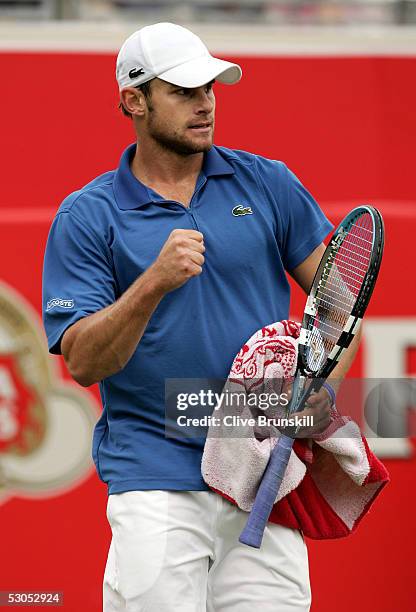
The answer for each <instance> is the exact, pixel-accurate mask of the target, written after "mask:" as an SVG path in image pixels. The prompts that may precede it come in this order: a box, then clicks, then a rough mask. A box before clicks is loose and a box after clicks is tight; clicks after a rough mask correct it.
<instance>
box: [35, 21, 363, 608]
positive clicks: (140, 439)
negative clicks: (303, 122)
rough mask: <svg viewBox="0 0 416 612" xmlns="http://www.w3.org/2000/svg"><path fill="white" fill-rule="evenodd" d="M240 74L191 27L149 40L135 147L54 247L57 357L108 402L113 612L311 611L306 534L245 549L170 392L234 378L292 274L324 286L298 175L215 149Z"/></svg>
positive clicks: (136, 51) (102, 464)
mask: <svg viewBox="0 0 416 612" xmlns="http://www.w3.org/2000/svg"><path fill="white" fill-rule="evenodd" d="M240 78H241V69H240V67H239V66H237V65H236V64H231V63H229V62H225V61H222V60H219V59H217V58H214V57H212V56H211V55H210V54H209V52H208V50H207V49H206V47H205V45H204V44H203V43H202V41H201V40H200V39H199V38H198V37H196V36H195V35H194V34H192V33H191V32H190V31H189V30H187V29H185V28H182V27H180V26H177V25H174V24H169V23H160V24H155V25H152V26H148V27H145V28H142V29H141V30H139V31H138V32H135V33H134V34H133V35H132V36H131V37H130V38H128V39H127V41H126V42H125V43H124V45H123V46H122V48H121V50H120V53H119V56H118V59H117V80H118V85H119V89H120V104H121V107H122V110H123V112H124V114H126V115H127V116H129V117H131V119H132V122H133V126H134V129H135V133H136V137H137V143H135V144H134V145H131V146H129V147H128V148H127V149H126V150H125V152H124V154H123V156H122V158H121V161H120V165H119V167H118V169H117V170H116V171H111V172H107V173H106V174H103V175H102V176H99V177H98V178H96V179H95V180H93V181H92V182H91V183H89V184H88V185H86V186H85V187H83V188H82V189H81V190H79V191H76V192H74V193H73V194H71V195H70V196H69V197H68V198H67V199H66V200H65V201H64V202H63V203H62V205H61V207H60V209H59V211H58V213H57V215H56V218H55V220H54V222H53V225H52V228H51V231H50V235H49V238H48V244H47V249H46V255H45V268H44V304H45V312H44V322H45V328H46V331H47V335H48V342H49V349H50V351H51V352H52V353H56V354H59V353H62V354H63V356H64V359H65V362H66V364H67V366H68V368H69V371H70V373H71V375H72V376H73V378H74V379H75V380H76V381H78V382H79V383H80V384H81V385H83V386H89V385H92V384H93V383H96V382H99V384H100V392H101V397H102V402H103V413H102V417H101V418H100V420H99V421H98V423H97V425H96V428H95V432H94V440H93V457H94V461H95V464H96V467H97V471H98V474H99V476H100V478H101V479H102V480H103V481H104V482H106V483H107V485H108V491H109V500H108V508H107V515H108V519H109V521H110V524H111V528H112V533H113V539H112V543H111V547H110V551H109V556H108V561H107V567H106V572H105V577H104V610H105V611H106V612H110V611H114V610H129V611H134V612H136V611H141V610H146V611H148V610H150V611H155V612H162V611H166V612H168V611H169V612H171V611H172V612H174V611H175V612H176V611H179V610H180V611H181V612H199V611H202V610H206V609H208V610H210V611H214V610H215V611H216V612H219V611H226V610H227V611H231V610H233V611H236V612H246V611H248V610H250V611H251V610H252V608H253V607H254V606H255V605H256V604H257V605H260V606H261V607H262V609H263V610H264V611H265V612H268V611H271V610H279V612H285V611H286V610H287V611H289V610H291V611H293V610H308V609H309V605H310V589H309V578H308V561H307V552H306V546H305V544H304V541H303V537H302V535H301V534H300V533H299V532H298V531H296V530H290V529H287V528H285V527H282V526H279V525H270V527H269V528H268V529H267V530H266V534H265V538H264V541H263V546H262V549H261V550H260V551H257V550H254V549H249V548H248V547H244V546H243V545H241V544H239V543H238V535H239V532H240V531H241V528H242V526H243V525H244V522H245V519H246V516H247V515H246V514H245V513H244V512H242V511H240V510H239V509H238V508H236V507H234V506H232V505H231V504H229V503H228V502H227V501H225V500H223V499H222V498H220V497H219V496H217V495H216V494H215V493H213V492H211V491H209V490H208V487H207V486H206V484H205V483H204V481H203V480H202V477H201V466H200V463H201V456H202V451H203V444H201V443H200V442H199V441H197V440H192V439H191V440H175V439H169V438H167V437H165V432H164V411H165V404H164V402H165V380H166V379H169V378H207V377H212V378H226V377H227V375H228V371H229V368H230V366H231V363H232V361H233V358H234V356H235V354H236V353H237V352H238V351H239V349H240V347H241V345H242V344H243V343H244V342H245V340H246V339H247V338H249V337H250V336H251V335H252V334H253V332H255V331H256V330H257V329H258V328H259V327H261V326H262V325H265V324H268V323H271V322H273V321H278V320H281V319H284V318H286V317H287V316H288V308H289V286H288V282H287V278H286V274H285V270H287V271H289V272H290V274H291V275H292V276H293V277H294V278H295V280H296V281H297V282H298V283H299V284H300V285H301V287H303V289H304V290H305V291H307V290H308V289H309V287H310V285H311V282H312V278H313V275H314V272H315V270H316V267H317V265H318V262H319V260H320V257H321V255H322V252H323V250H324V246H323V244H322V240H323V239H324V237H325V236H326V235H327V233H328V231H329V230H330V228H331V224H330V223H329V222H328V221H327V219H326V218H325V217H324V215H323V213H322V212H321V211H320V209H319V207H318V206H317V204H316V203H315V201H314V200H313V198H312V197H311V196H310V194H309V193H308V192H307V191H306V190H305V188H304V187H303V186H302V185H301V183H300V182H299V181H298V180H297V178H296V177H295V176H294V175H293V174H292V173H291V172H290V171H289V170H288V169H287V168H286V166H285V165H284V164H283V163H281V162H275V161H271V160H268V159H265V158H262V157H260V156H256V155H252V154H250V153H246V152H242V151H233V150H231V149H226V148H223V147H216V146H214V145H213V134H214V122H215V96H214V91H213V83H214V81H218V82H220V83H228V84H233V83H236V82H238V81H239V79H240ZM56 297H59V298H61V301H59V300H54V301H51V300H52V298H56ZM48 303H49V304H52V306H51V307H49V308H48ZM353 352H354V351H353V350H351V351H350V355H349V357H350V358H349V360H347V361H350V359H351V358H352V355H353ZM347 366H348V363H346V362H345V361H344V363H343V364H342V365H340V366H339V368H338V371H337V372H336V374H334V377H335V376H337V377H338V378H339V377H340V376H341V375H342V374H343V373H344V372H345V370H346V368H347ZM329 406H330V401H329V396H328V393H327V391H326V390H322V391H321V392H320V393H319V394H317V395H316V396H314V397H313V398H311V400H310V407H309V408H308V409H307V410H309V411H311V413H312V412H313V414H314V416H315V429H314V430H313V431H312V432H309V435H311V434H313V433H319V432H320V431H322V430H323V429H325V427H326V426H327V424H328V422H329Z"/></svg>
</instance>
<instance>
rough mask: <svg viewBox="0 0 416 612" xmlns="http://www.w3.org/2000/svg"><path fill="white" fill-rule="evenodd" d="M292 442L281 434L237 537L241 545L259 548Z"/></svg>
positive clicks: (284, 470)
mask: <svg viewBox="0 0 416 612" xmlns="http://www.w3.org/2000/svg"><path fill="white" fill-rule="evenodd" d="M293 442H294V438H290V437H289V436H285V435H284V434H282V435H281V436H280V438H279V440H278V442H277V444H276V446H275V447H274V449H273V451H272V454H271V455H270V459H269V463H268V464H267V467H266V470H265V472H264V474H263V478H262V479H261V482H260V486H259V488H258V490H257V494H256V498H255V500H254V504H253V507H252V509H251V512H250V515H249V517H248V519H247V523H246V526H245V527H244V529H243V531H242V532H241V535H240V537H239V541H240V542H241V543H242V544H247V546H252V547H253V548H260V546H261V541H262V539H263V533H264V530H265V528H266V524H267V521H268V520H269V516H270V513H271V511H272V508H273V504H274V502H275V499H276V496H277V494H278V492H279V489H280V485H281V484H282V480H283V477H284V475H285V472H286V467H287V464H288V462H289V457H290V453H291V451H292V446H293Z"/></svg>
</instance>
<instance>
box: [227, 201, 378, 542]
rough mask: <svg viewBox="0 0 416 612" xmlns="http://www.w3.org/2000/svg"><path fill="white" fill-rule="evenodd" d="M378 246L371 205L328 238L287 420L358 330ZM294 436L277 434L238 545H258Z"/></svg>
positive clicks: (303, 330) (307, 315) (305, 321)
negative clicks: (277, 436)
mask: <svg viewBox="0 0 416 612" xmlns="http://www.w3.org/2000/svg"><path fill="white" fill-rule="evenodd" d="M383 247H384V225H383V219H382V217H381V214H380V213H379V211H378V210H377V209H375V208H373V207H372V206H359V207H357V208H355V209H354V210H352V211H351V212H350V213H349V214H348V215H347V216H346V217H345V219H343V221H342V222H341V223H340V225H339V226H338V228H337V229H336V231H335V233H334V235H333V236H332V238H331V240H330V242H329V244H328V246H327V248H326V250H325V253H324V254H323V257H322V259H321V262H320V264H319V267H318V269H317V271H316V274H315V277H314V280H313V283H312V287H311V290H310V292H309V296H308V299H307V302H306V306H305V310H304V314H303V320H302V327H301V330H300V336H299V343H298V362H297V371H296V376H295V380H294V383H293V387H292V398H291V401H290V405H289V407H288V411H287V416H289V415H290V414H292V413H294V412H299V411H300V410H302V408H303V406H304V405H305V403H306V401H307V399H308V397H309V396H310V394H311V393H312V392H314V391H315V392H316V391H318V390H319V389H320V388H321V387H322V385H323V383H324V382H325V379H326V378H327V377H328V375H329V374H330V373H331V372H332V370H333V369H334V368H335V366H336V365H337V363H338V361H339V359H340V358H341V357H342V354H343V352H344V351H345V350H346V349H347V348H348V346H349V345H350V343H351V341H352V339H353V337H354V335H355V333H356V332H357V331H358V328H359V326H360V323H361V319H362V317H363V316H364V313H365V310H366V308H367V306H368V303H369V301H370V298H371V294H372V293H373V289H374V285H375V282H376V280H377V275H378V271H379V268H380V264H381V258H382V255H383ZM292 431H293V430H292ZM294 435H296V432H295V433H294V434H292V436H289V435H286V434H285V433H282V434H281V436H280V437H279V439H278V441H277V443H276V445H275V447H274V449H273V451H272V453H271V455H270V459H269V462H268V464H267V467H266V470H265V472H264V474H263V477H262V480H261V483H260V486H259V488H258V491H257V495H256V498H255V501H254V504H253V507H252V510H251V512H250V515H249V517H248V520H247V524H246V526H245V528H244V529H243V531H242V533H241V536H240V538H239V540H240V542H242V543H243V544H247V545H248V546H252V547H254V548H260V546H261V542H262V539H263V533H264V529H265V527H266V523H267V521H268V520H269V516H270V513H271V511H272V508H273V504H274V503H275V501H276V497H277V495H278V493H279V488H280V485H281V482H282V480H283V477H284V475H285V471H286V466H287V464H288V461H289V457H290V453H291V451H292V446H293V443H294V437H293V436H294Z"/></svg>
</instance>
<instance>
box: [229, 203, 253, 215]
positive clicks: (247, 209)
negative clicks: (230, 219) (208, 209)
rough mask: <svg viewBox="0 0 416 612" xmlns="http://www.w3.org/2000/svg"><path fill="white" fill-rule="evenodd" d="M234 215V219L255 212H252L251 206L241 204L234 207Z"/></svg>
mask: <svg viewBox="0 0 416 612" xmlns="http://www.w3.org/2000/svg"><path fill="white" fill-rule="evenodd" d="M232 213H233V215H234V217H242V216H243V215H252V214H253V211H252V210H251V206H243V205H242V204H239V205H238V206H234V208H233V210H232Z"/></svg>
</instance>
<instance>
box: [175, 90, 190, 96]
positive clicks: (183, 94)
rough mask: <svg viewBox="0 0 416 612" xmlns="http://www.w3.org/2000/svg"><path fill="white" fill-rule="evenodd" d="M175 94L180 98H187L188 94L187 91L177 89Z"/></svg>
mask: <svg viewBox="0 0 416 612" xmlns="http://www.w3.org/2000/svg"><path fill="white" fill-rule="evenodd" d="M176 93H177V94H179V95H180V96H187V95H188V94H189V89H177V90H176Z"/></svg>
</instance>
